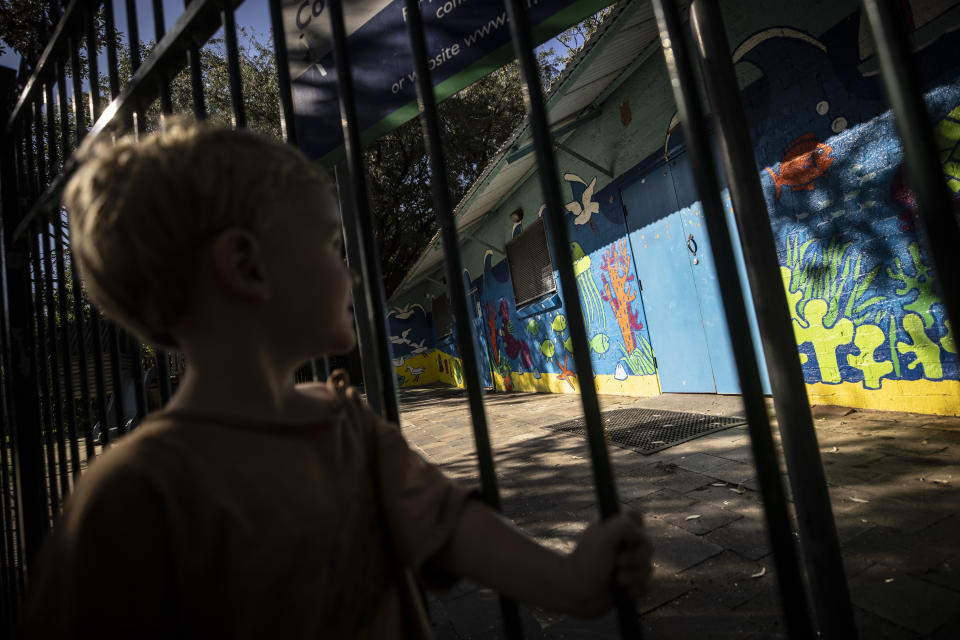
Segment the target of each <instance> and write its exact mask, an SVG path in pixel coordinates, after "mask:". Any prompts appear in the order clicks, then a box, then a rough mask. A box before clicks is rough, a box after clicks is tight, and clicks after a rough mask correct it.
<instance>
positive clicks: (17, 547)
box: [0, 70, 24, 636]
mask: <svg viewBox="0 0 960 640" xmlns="http://www.w3.org/2000/svg"><path fill="white" fill-rule="evenodd" d="M14 79H15V74H14V73H13V71H12V70H2V71H0V85H5V86H10V85H12V83H13V80H14ZM14 130H15V129H14ZM14 146H15V142H14V141H13V139H12V138H11V137H10V136H9V135H0V197H2V198H3V199H2V201H0V214H2V215H0V220H2V219H6V218H8V217H16V208H15V207H16V201H17V197H16V193H9V194H8V193H7V189H8V188H10V189H11V190H12V189H14V188H15V183H14V181H13V180H10V178H13V177H14V176H13V175H12V174H13V172H14V168H13V167H12V162H11V160H12V157H11V154H12V153H13V151H14ZM4 176H6V177H7V179H4ZM8 258H9V254H8V252H7V247H6V237H5V234H4V230H3V225H2V224H0V368H2V371H3V376H2V377H0V421H2V424H0V456H2V460H0V491H2V492H3V499H2V501H0V507H2V509H3V518H2V526H3V553H4V562H5V567H4V572H3V574H4V584H3V586H4V597H5V603H4V605H5V616H6V622H7V625H6V626H7V631H8V635H10V636H13V635H14V633H15V628H14V624H13V623H14V617H15V614H14V612H15V611H16V610H17V608H18V606H19V603H20V598H21V594H22V593H23V584H24V582H23V571H22V568H23V563H22V562H21V558H22V552H23V542H22V535H21V534H22V528H21V527H20V526H19V524H18V523H19V513H20V508H19V506H20V505H19V504H18V496H19V487H18V486H17V483H16V474H17V461H16V456H15V455H14V452H15V448H16V432H15V430H14V428H13V424H14V419H15V417H14V414H13V411H12V410H11V406H10V403H9V402H8V398H9V395H8V394H10V392H11V390H12V388H13V386H14V384H15V375H16V374H15V373H13V372H12V370H11V366H12V363H13V358H12V351H13V349H12V346H11V340H10V324H9V320H10V318H9V317H8V314H7V313H6V308H7V302H8V301H9V299H10V297H11V296H10V294H9V291H10V281H9V280H8V277H7V262H8Z"/></svg>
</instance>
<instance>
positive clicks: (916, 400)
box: [391, 1, 960, 415]
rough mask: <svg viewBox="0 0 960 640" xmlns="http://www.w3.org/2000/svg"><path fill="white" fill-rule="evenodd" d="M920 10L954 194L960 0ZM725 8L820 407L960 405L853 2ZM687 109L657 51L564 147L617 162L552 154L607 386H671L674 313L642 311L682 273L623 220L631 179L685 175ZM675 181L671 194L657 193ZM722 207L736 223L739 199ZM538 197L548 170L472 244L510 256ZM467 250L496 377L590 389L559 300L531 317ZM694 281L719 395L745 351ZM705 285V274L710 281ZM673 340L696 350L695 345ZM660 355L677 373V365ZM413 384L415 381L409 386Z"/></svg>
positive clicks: (811, 389) (477, 252)
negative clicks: (676, 127)
mask: <svg viewBox="0 0 960 640" xmlns="http://www.w3.org/2000/svg"><path fill="white" fill-rule="evenodd" d="M640 4H643V3H635V5H634V7H633V10H640V9H639V8H638V5H640ZM910 5H911V8H912V16H911V18H910V20H909V21H908V22H911V21H912V23H913V24H912V25H911V26H912V27H913V28H914V39H915V40H916V41H917V42H919V43H920V44H921V45H923V48H922V49H921V50H920V52H919V53H918V57H919V61H920V67H921V69H922V73H923V76H924V77H923V83H924V86H925V88H926V91H927V92H928V93H927V96H926V97H927V103H928V106H929V109H930V113H931V117H932V120H933V121H934V123H936V134H937V140H938V146H939V148H940V150H941V160H942V162H943V170H944V174H945V175H944V177H945V179H947V180H948V184H949V186H950V188H951V189H952V191H953V193H954V194H957V195H958V196H960V146H958V143H960V65H958V63H957V61H956V51H958V50H960V33H958V31H957V30H956V28H955V25H960V15H958V14H960V6H958V3H956V2H939V3H937V2H934V3H930V2H912V3H910ZM723 9H724V15H725V16H726V18H727V21H728V22H727V24H728V32H729V36H730V42H731V45H732V46H733V50H734V58H735V60H736V61H737V65H736V68H737V72H738V75H739V77H740V79H741V83H742V85H743V86H744V87H745V89H744V92H743V101H744V106H745V109H746V111H747V115H748V121H749V122H750V126H751V134H752V136H753V139H754V142H755V151H756V157H757V163H758V171H759V175H760V178H761V184H762V187H763V189H764V195H765V198H766V202H767V207H768V210H769V212H770V218H771V224H772V227H773V231H774V236H775V239H776V243H777V252H778V256H779V259H780V270H781V274H782V276H783V280H784V290H785V294H786V300H787V302H788V304H789V306H790V312H791V316H792V322H793V327H794V331H795V335H796V340H797V345H798V356H799V358H800V360H801V363H802V367H803V372H804V376H805V379H806V382H807V391H808V394H809V395H810V398H811V401H812V402H816V403H834V404H842V405H848V406H855V407H872V408H883V409H896V410H908V411H919V412H928V413H937V414H948V415H957V414H960V400H958V398H960V382H958V360H957V354H956V342H955V337H954V336H955V334H954V333H953V330H952V328H951V326H950V324H949V323H948V322H946V321H945V316H944V310H943V305H942V303H941V302H940V299H939V297H938V296H937V293H936V292H937V287H938V283H936V282H935V281H934V279H933V274H932V268H931V265H930V261H929V257H928V256H926V255H925V253H924V251H923V250H922V248H921V246H920V238H919V236H918V233H917V228H916V226H917V219H916V215H915V214H916V206H915V203H914V200H913V195H912V193H911V192H910V190H909V188H908V187H907V186H906V184H905V181H904V179H903V172H902V169H901V162H902V150H901V147H900V144H899V141H898V139H897V137H896V134H895V131H894V129H893V124H892V119H891V116H890V114H889V112H887V111H886V106H885V102H884V99H883V94H882V90H881V87H880V84H879V78H878V76H877V75H876V73H875V68H874V64H873V61H872V58H870V57H869V54H870V52H871V50H872V45H871V43H870V42H869V38H867V37H866V36H865V25H864V20H863V18H862V16H861V12H860V8H859V4H858V3H856V2H848V1H843V2H836V1H834V2H807V3H804V4H802V5H800V4H794V3H789V2H784V1H778V2H769V3H762V4H760V3H751V2H746V1H743V2H727V3H724V4H723ZM600 44H601V45H602V42H601V43H600ZM674 113H675V106H674V103H673V99H672V95H671V94H670V87H669V82H668V79H667V77H666V70H665V67H664V64H663V61H662V57H661V56H660V54H659V53H655V54H654V55H652V56H650V57H649V58H648V60H647V61H646V63H644V64H643V65H641V66H640V67H639V68H638V69H637V70H636V71H635V72H634V73H633V74H632V75H631V76H630V77H629V78H628V79H627V80H626V81H625V82H623V84H622V85H621V86H620V87H619V88H618V89H617V90H616V91H615V92H613V94H611V96H610V97H609V98H608V99H607V101H606V102H605V103H604V105H603V112H602V115H601V116H600V117H598V118H595V119H593V120H591V121H589V122H587V123H585V124H584V125H583V126H581V127H580V128H579V129H578V130H577V131H576V132H575V133H574V134H573V135H572V136H570V137H569V138H568V139H567V140H566V141H565V144H566V145H568V146H570V147H572V148H574V149H576V150H577V151H578V152H579V153H580V154H582V155H584V156H587V157H589V158H590V159H592V160H593V161H594V162H596V163H597V164H599V165H601V166H609V167H612V170H611V171H610V173H611V174H612V176H608V175H605V174H604V173H602V172H598V171H597V170H596V169H594V168H593V167H591V166H588V165H586V164H584V163H582V162H580V161H579V160H576V159H575V158H572V157H571V156H569V155H567V154H565V153H563V152H562V151H561V152H560V153H559V154H558V164H559V166H560V170H561V173H562V174H563V178H564V180H563V182H562V187H563V196H564V198H565V200H566V202H567V203H568V215H567V216H566V218H567V222H568V224H569V226H570V230H571V240H573V241H574V246H572V251H573V254H574V258H575V260H577V262H576V271H577V273H578V277H577V280H578V284H579V289H580V295H581V298H582V301H583V311H584V316H585V318H586V319H587V323H588V334H589V335H588V338H589V339H590V342H591V351H592V356H593V362H594V368H595V372H596V374H597V384H598V388H599V389H600V391H601V392H602V393H625V394H632V395H651V394H656V393H659V392H660V388H661V383H665V382H666V380H665V379H664V380H661V379H660V378H658V376H657V369H655V368H654V366H653V363H654V360H653V358H654V357H655V356H657V354H658V353H665V352H668V351H669V349H667V347H668V346H671V345H673V344H674V343H675V340H674V339H673V338H671V340H670V344H667V340H666V339H665V338H664V336H665V335H667V334H665V333H664V332H663V330H662V329H661V330H660V333H659V334H658V333H657V332H654V333H651V331H650V330H651V327H650V326H648V318H647V316H648V315H649V316H650V319H651V320H657V321H659V319H660V318H663V317H665V316H664V313H665V310H664V309H663V308H661V307H660V306H657V307H650V308H649V309H647V310H645V309H644V305H645V304H650V301H651V300H652V299H653V295H652V293H653V292H652V289H653V287H651V286H650V285H651V284H664V283H663V282H660V281H659V280H658V281H657V282H656V283H654V282H653V281H652V280H651V278H657V279H660V278H671V277H673V276H672V275H671V274H669V273H666V272H665V271H664V270H663V268H662V267H661V266H658V265H657V264H653V263H651V261H650V260H647V259H646V258H645V256H646V255H647V254H646V253H645V252H644V251H642V250H641V249H643V248H645V247H646V245H645V243H646V242H651V243H652V242H653V241H654V238H652V237H650V238H647V237H646V236H645V235H644V234H643V229H641V228H639V223H636V222H634V223H633V225H634V228H631V227H630V226H629V225H630V223H628V220H635V217H634V216H633V215H631V216H628V217H627V218H625V215H624V202H625V199H624V194H625V193H629V191H630V189H631V186H635V185H637V184H644V183H646V181H647V180H650V181H651V182H650V183H649V184H651V185H653V184H654V182H653V181H654V180H661V175H666V173H667V172H670V171H672V172H674V174H675V175H678V172H680V171H681V169H680V168H678V166H677V163H680V164H682V163H683V143H682V136H681V135H680V133H679V132H678V131H674V132H673V133H670V123H671V119H672V118H673V116H674ZM665 152H667V155H669V158H670V162H669V163H668V162H667V161H666V160H665V159H664V155H665ZM641 181H642V182H641ZM661 182H662V180H661ZM658 184H659V183H658ZM674 184H677V182H674ZM651 188H652V187H651ZM667 188H669V187H668V185H666V184H665V186H663V189H667ZM671 197H673V195H672V194H671ZM724 202H725V203H727V209H728V211H727V214H728V216H731V217H732V215H733V211H732V205H731V204H730V202H729V197H728V196H727V194H724ZM955 202H958V203H960V198H958V199H957V200H956V201H955ZM677 204H678V211H681V210H682V211H681V213H683V216H684V217H683V219H684V221H685V222H684V223H683V225H687V224H696V225H697V226H699V223H698V222H696V223H694V222H692V221H694V220H697V218H696V217H695V216H698V215H699V210H698V207H699V202H697V201H696V200H695V196H694V198H688V199H686V200H684V198H683V197H681V196H678V203H677ZM541 205H542V198H541V195H540V192H539V184H538V182H537V180H536V179H535V177H534V178H532V179H529V180H527V182H526V183H525V184H523V185H522V186H521V187H520V188H519V189H517V190H516V192H515V193H514V194H513V195H512V196H511V197H510V198H509V199H508V200H507V201H506V202H504V203H503V206H502V207H501V210H499V211H497V212H492V213H491V214H490V215H488V217H487V220H486V222H485V223H484V225H483V227H482V228H481V229H480V230H479V231H478V232H477V233H476V235H478V236H479V237H481V238H482V239H483V240H484V241H486V242H487V243H490V244H493V245H494V246H504V245H505V244H506V242H508V241H509V240H510V239H511V238H512V237H514V236H515V235H516V234H518V233H519V232H520V231H521V229H522V225H524V224H526V225H529V224H530V223H531V222H532V221H533V220H534V219H535V216H536V215H537V213H538V212H540V211H541ZM517 207H522V208H523V210H524V212H525V215H524V220H523V222H522V223H521V224H520V225H515V224H514V223H512V222H511V221H510V220H509V218H508V217H507V215H508V213H509V212H510V211H513V210H514V209H516V208H517ZM957 208H958V210H960V204H958V206H957ZM665 219H666V218H663V219H661V220H659V222H658V224H661V225H662V224H663V220H665ZM678 219H679V218H678ZM658 229H659V231H660V232H663V234H664V236H663V237H660V236H659V235H658V237H657V238H656V241H658V242H668V241H669V242H675V241H677V240H678V239H679V238H680V236H681V234H682V237H686V233H687V231H688V229H687V228H686V226H683V228H677V227H674V229H670V230H665V229H664V228H662V227H658ZM694 231H696V232H697V233H700V232H699V230H697V229H694ZM673 233H676V234H678V235H677V238H674V237H672V234H673ZM703 235H705V234H703ZM698 237H700V236H698ZM640 243H644V244H640ZM463 255H464V264H465V266H466V268H467V270H468V272H469V273H468V277H469V279H470V281H471V284H472V285H473V286H474V287H475V288H476V290H477V296H478V300H479V303H480V307H481V308H482V312H481V316H482V318H478V319H477V327H478V328H479V327H481V326H482V330H481V331H476V333H479V334H480V335H481V340H480V346H481V348H482V349H483V350H484V352H485V353H486V355H487V358H488V360H489V362H490V363H491V365H490V369H491V372H492V377H493V383H494V386H495V387H496V388H498V389H511V388H512V389H518V390H531V391H532V390H536V391H554V392H573V391H576V390H577V389H578V381H577V379H576V376H575V374H571V373H570V372H569V371H570V369H572V368H573V366H572V357H571V354H570V351H569V349H568V348H567V347H565V344H569V343H568V338H569V331H568V330H567V328H566V313H567V312H566V309H565V307H564V304H563V292H562V291H560V292H559V295H558V296H556V297H555V298H551V299H548V300H546V301H544V302H542V303H540V304H538V305H535V306H533V307H528V308H524V309H521V310H517V309H516V308H515V305H514V304H513V292H512V287H511V284H510V281H509V270H508V268H507V265H506V262H505V260H504V256H503V255H502V254H498V253H495V252H492V251H489V250H486V249H483V248H481V246H480V245H479V244H477V243H467V244H466V245H465V246H464V247H463ZM700 255H704V252H702V251H701V252H700ZM706 255H707V256H708V255H709V254H706ZM698 266H699V267H702V266H703V265H698ZM691 269H694V271H695V273H696V269H695V268H694V267H693V266H691ZM701 273H702V272H701ZM707 280H709V278H707ZM641 282H645V283H646V286H647V291H648V293H647V295H645V294H644V292H643V291H640V290H639V284H640V283H641ZM697 282H698V284H697V287H699V288H698V289H697V294H696V295H697V296H698V297H699V306H700V309H701V315H702V316H703V318H702V322H703V324H704V329H703V330H704V332H705V333H706V334H707V342H709V343H710V345H709V346H710V362H711V365H712V367H713V373H714V378H715V379H716V380H717V382H718V384H717V385H716V388H717V389H720V390H722V389H723V386H722V385H721V384H719V381H720V380H721V378H723V377H725V376H729V371H730V370H731V367H732V355H731V354H729V346H728V345H727V344H723V343H722V342H723V341H722V340H719V341H718V340H716V339H714V340H713V341H712V342H711V338H710V335H711V331H712V332H713V334H714V335H725V332H726V331H727V327H726V324H725V322H723V318H722V313H720V312H717V311H716V307H715V302H714V301H712V300H711V299H709V298H710V297H711V295H712V294H710V293H709V292H706V290H705V288H704V286H703V281H697ZM666 284H667V285H670V282H669V281H667V282H666ZM558 286H559V285H558ZM710 286H711V285H710V284H709V282H708V283H707V285H706V287H707V288H709V287H710ZM428 290H429V285H427V284H424V285H422V288H421V289H420V290H416V289H415V290H414V291H411V292H410V293H409V294H407V296H406V297H405V298H404V300H403V301H401V302H402V303H403V304H409V303H408V302H406V301H407V300H416V299H420V300H424V299H425V298H423V297H419V296H425V294H426V292H427V291H428ZM436 291H437V292H439V288H436ZM658 304H659V303H658ZM694 306H696V305H694ZM687 311H688V315H690V313H689V309H688V310H687ZM678 313H684V312H683V311H680V312H678ZM401 315H402V314H401ZM428 316H429V314H427V313H424V314H423V317H422V318H420V317H419V316H416V318H417V319H416V320H415V322H420V323H421V325H418V327H420V328H419V329H417V330H416V331H411V333H410V335H415V336H418V337H417V340H420V339H421V338H420V337H419V336H421V335H422V336H424V337H426V338H427V339H428V341H427V342H426V343H424V344H423V345H420V346H427V347H428V348H429V349H431V350H432V351H430V353H434V352H437V353H440V352H442V353H445V354H447V355H449V356H455V349H454V348H453V345H452V344H450V343H447V344H438V343H437V342H436V340H435V339H434V341H433V342H430V341H429V338H430V337H431V336H432V333H429V331H428V329H429V328H431V323H430V318H429V317H428ZM666 317H669V316H666ZM677 317H678V318H680V316H677ZM411 318H415V315H411V316H410V318H408V319H407V320H401V319H399V318H398V317H397V316H392V317H391V323H392V325H391V326H394V325H395V326H396V327H397V332H396V333H397V336H400V335H401V333H400V332H401V331H402V330H403V325H402V322H406V321H408V320H410V319H411ZM707 325H710V326H707ZM678 326H679V325H678ZM711 327H712V328H711ZM418 331H419V333H418ZM754 331H755V328H754ZM428 333H429V335H428ZM658 335H659V336H660V337H659V345H660V346H658V339H656V338H657V336H658ZM675 338H676V340H680V341H683V340H684V336H682V335H677V336H675ZM394 347H395V350H396V348H397V345H394ZM395 355H398V352H396V351H395ZM412 355H413V357H417V355H424V354H412ZM428 360H429V359H428V358H425V359H424V360H423V362H422V363H421V361H420V360H416V362H417V363H420V364H413V365H412V369H413V370H416V369H418V368H420V367H423V368H424V371H423V373H422V374H421V379H420V380H419V383H423V382H424V381H439V380H440V378H441V376H442V375H446V376H447V377H446V378H444V380H445V381H448V382H452V383H458V379H457V376H456V375H455V371H454V370H453V369H452V368H449V367H452V365H450V366H444V364H443V358H442V357H441V356H439V355H436V356H435V357H434V360H435V362H434V363H433V364H431V363H430V362H429V361H428ZM411 362H412V361H411V360H405V361H403V362H401V363H399V365H398V374H399V375H404V374H403V372H402V371H401V369H404V367H408V366H411ZM395 364H397V363H395ZM658 364H659V365H660V368H661V369H663V367H664V365H663V363H662V362H658ZM431 367H435V368H431ZM448 370H449V371H450V373H446V372H447V371H448ZM724 371H726V373H724ZM407 372H408V373H409V370H407ZM404 383H405V384H414V383H417V381H415V378H414V377H409V378H405V379H404ZM671 390H672V389H671Z"/></svg>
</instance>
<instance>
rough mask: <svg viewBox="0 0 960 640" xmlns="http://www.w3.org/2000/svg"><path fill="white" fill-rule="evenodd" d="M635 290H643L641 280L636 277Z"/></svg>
mask: <svg viewBox="0 0 960 640" xmlns="http://www.w3.org/2000/svg"><path fill="white" fill-rule="evenodd" d="M637 290H639V291H643V280H641V279H640V278H637Z"/></svg>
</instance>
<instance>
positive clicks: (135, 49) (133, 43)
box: [126, 0, 140, 74]
mask: <svg viewBox="0 0 960 640" xmlns="http://www.w3.org/2000/svg"><path fill="white" fill-rule="evenodd" d="M126 4H127V41H128V44H129V46H130V73H131V74H134V73H136V72H137V69H139V68H140V26H139V24H138V23H137V0H126Z"/></svg>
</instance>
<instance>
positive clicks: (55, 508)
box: [27, 223, 60, 521]
mask: <svg viewBox="0 0 960 640" xmlns="http://www.w3.org/2000/svg"><path fill="white" fill-rule="evenodd" d="M38 227H39V225H38V224H36V223H34V224H32V225H30V228H29V230H28V231H27V233H28V234H29V235H30V264H31V266H32V268H33V286H32V293H33V309H34V317H35V318H36V319H37V321H36V328H35V329H34V345H35V349H34V361H35V363H36V368H35V370H36V372H37V381H38V389H39V391H40V399H41V404H42V407H43V410H42V411H41V413H40V436H41V438H42V445H41V446H42V447H43V451H44V453H45V456H46V465H47V468H46V471H45V472H44V483H45V488H46V491H47V507H48V509H49V515H50V518H51V521H53V520H56V519H57V515H58V514H59V513H60V492H59V490H58V488H57V458H56V452H55V451H54V443H53V428H52V427H53V418H54V416H53V415H52V411H53V409H52V406H53V398H52V397H51V395H50V377H49V376H50V371H49V368H48V363H49V360H48V359H47V341H46V332H45V331H44V317H43V284H42V280H41V278H42V276H41V275H40V239H39V235H40V229H39V228H38Z"/></svg>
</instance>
